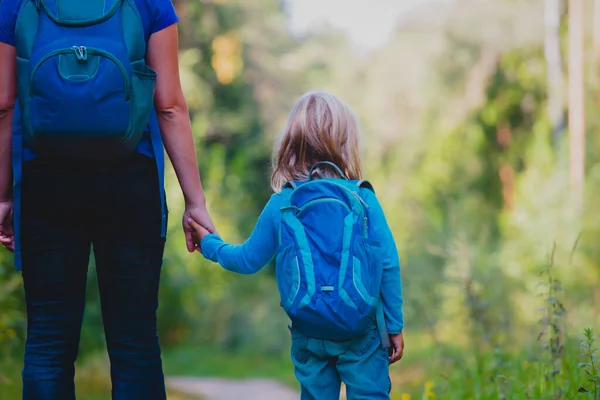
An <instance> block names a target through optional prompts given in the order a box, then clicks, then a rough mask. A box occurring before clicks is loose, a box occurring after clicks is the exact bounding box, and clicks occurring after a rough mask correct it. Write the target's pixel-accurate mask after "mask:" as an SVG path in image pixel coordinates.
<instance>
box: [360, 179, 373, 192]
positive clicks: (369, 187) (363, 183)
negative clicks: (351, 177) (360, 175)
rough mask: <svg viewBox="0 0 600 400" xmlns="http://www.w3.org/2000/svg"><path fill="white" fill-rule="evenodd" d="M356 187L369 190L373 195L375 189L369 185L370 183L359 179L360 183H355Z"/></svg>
mask: <svg viewBox="0 0 600 400" xmlns="http://www.w3.org/2000/svg"><path fill="white" fill-rule="evenodd" d="M356 186H358V187H359V188H366V189H369V190H370V191H371V192H373V193H375V189H374V188H373V185H371V182H369V181H367V180H365V179H361V180H360V181H358V182H356Z"/></svg>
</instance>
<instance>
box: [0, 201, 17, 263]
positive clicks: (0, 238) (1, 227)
mask: <svg viewBox="0 0 600 400" xmlns="http://www.w3.org/2000/svg"><path fill="white" fill-rule="evenodd" d="M12 211H13V202H12V201H0V243H1V244H2V246H4V247H5V248H7V249H8V250H10V251H14V249H15V237H14V232H13V225H12Z"/></svg>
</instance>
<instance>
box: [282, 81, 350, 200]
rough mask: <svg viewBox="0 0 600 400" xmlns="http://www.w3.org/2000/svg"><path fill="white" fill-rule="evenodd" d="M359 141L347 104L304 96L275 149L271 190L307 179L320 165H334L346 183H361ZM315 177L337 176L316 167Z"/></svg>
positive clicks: (325, 97) (330, 97)
mask: <svg viewBox="0 0 600 400" xmlns="http://www.w3.org/2000/svg"><path fill="white" fill-rule="evenodd" d="M360 139H361V129H360V123H359V121H358V118H357V116H356V114H355V113H354V112H353V111H352V109H351V108H350V107H349V106H348V105H347V104H346V103H344V102H343V101H342V100H340V99H339V98H338V97H336V96H334V95H332V94H330V93H327V92H309V93H306V94H305V95H303V96H302V97H301V98H300V99H299V100H298V102H297V103H296V105H295V106H294V108H293V109H292V112H291V113H290V116H289V118H288V122H287V125H286V127H285V129H284V131H283V134H282V136H281V139H280V141H279V143H277V145H276V146H275V151H274V153H273V174H272V175H271V187H272V188H273V190H274V191H275V192H279V191H281V189H282V187H283V185H284V184H285V183H286V182H288V181H297V180H306V179H308V173H309V171H310V168H311V167H312V166H313V165H314V164H315V163H317V162H319V161H330V162H332V163H334V164H335V165H337V166H338V167H340V169H341V170H342V172H343V173H344V174H345V175H346V177H347V178H348V179H361V175H362V173H361V164H360V154H359V145H360ZM314 176H319V177H334V176H336V172H335V171H333V170H332V169H331V168H328V167H326V166H325V167H318V168H317V169H316V170H315V172H314Z"/></svg>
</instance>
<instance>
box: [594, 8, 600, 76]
mask: <svg viewBox="0 0 600 400" xmlns="http://www.w3.org/2000/svg"><path fill="white" fill-rule="evenodd" d="M593 35H594V61H595V64H596V72H597V73H600V0H594V32H593Z"/></svg>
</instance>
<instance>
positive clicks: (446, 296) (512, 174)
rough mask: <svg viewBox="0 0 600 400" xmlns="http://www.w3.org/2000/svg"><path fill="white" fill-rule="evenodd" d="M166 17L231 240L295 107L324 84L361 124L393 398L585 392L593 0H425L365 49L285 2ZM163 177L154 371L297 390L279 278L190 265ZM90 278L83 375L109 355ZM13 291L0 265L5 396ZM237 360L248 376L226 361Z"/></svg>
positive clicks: (12, 366)
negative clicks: (391, 312) (392, 318)
mask: <svg viewBox="0 0 600 400" xmlns="http://www.w3.org/2000/svg"><path fill="white" fill-rule="evenodd" d="M398 1H400V0H398ZM174 3H175V5H176V7H177V10H178V13H179V15H180V16H181V19H182V23H181V72H182V81H183V85H184V89H185V93H186V96H187V99H188V103H189V106H190V113H191V117H192V123H193V127H194V135H195V139H196V143H197V150H198V156H199V169H200V172H201V174H202V179H203V182H204V186H205V189H206V192H207V196H208V200H209V205H210V210H211V212H212V214H213V218H214V220H215V222H216V224H217V226H218V227H219V231H220V233H221V234H222V236H224V238H226V240H228V241H230V242H242V241H243V240H244V238H245V237H247V235H248V234H249V233H250V232H251V230H252V228H253V226H254V223H255V221H256V219H257V217H258V214H259V212H260V210H261V209H262V207H263V206H264V204H265V203H266V201H267V200H268V197H269V196H270V194H271V190H270V188H269V175H270V156H271V151H272V147H273V143H274V140H275V139H276V135H277V134H278V132H279V130H280V129H281V128H282V127H283V124H284V122H285V120H286V117H287V113H288V112H289V110H290V108H291V106H292V105H293V103H294V102H295V100H296V98H297V97H299V96H300V95H301V94H302V93H303V92H305V91H307V90H310V89H323V90H329V91H332V92H334V93H335V94H337V95H339V96H340V97H342V98H343V99H344V100H346V101H347V102H348V103H349V104H350V105H351V106H352V107H353V108H354V109H355V110H356V111H357V113H358V114H359V116H360V118H361V121H362V123H363V128H364V131H365V140H364V158H363V160H364V169H365V175H366V177H367V178H368V179H369V180H371V181H372V182H373V184H374V185H375V188H376V190H377V193H378V196H379V198H380V201H381V202H382V204H383V206H384V209H385V210H386V213H387V217H388V222H389V224H390V225H391V227H392V229H393V232H394V234H395V237H396V239H397V241H398V248H399V251H400V255H401V260H402V277H403V282H404V293H405V301H406V305H405V316H406V340H407V352H406V357H405V360H404V361H403V362H402V363H401V364H399V365H397V366H394V367H393V368H392V373H393V377H394V383H395V389H394V390H395V391H394V395H395V396H400V395H401V394H405V395H409V394H410V395H413V396H426V397H427V396H429V397H431V396H433V395H434V394H435V395H437V397H439V398H443V399H488V398H489V399H492V398H494V399H496V398H502V399H509V398H510V399H524V398H536V399H542V398H552V399H567V398H568V399H570V398H576V396H578V395H579V394H578V393H579V392H578V390H579V389H580V388H582V389H584V390H582V391H581V393H582V394H581V395H585V394H583V392H584V391H585V390H588V389H589V387H590V385H589V383H588V382H587V380H586V378H585V376H584V375H583V374H582V373H581V372H580V370H579V369H578V368H577V363H578V362H579V361H580V356H579V341H580V340H581V339H582V332H583V329H584V328H585V327H592V328H596V329H599V328H600V326H599V325H598V321H599V319H598V316H599V315H600V247H599V246H598V244H597V243H598V241H599V240H600V211H599V210H598V207H597V206H596V204H595V200H596V198H597V196H598V195H600V163H599V162H600V139H599V137H598V135H597V130H598V127H600V119H599V118H598V113H597V112H596V110H597V108H598V106H599V105H600V97H599V96H598V94H599V93H600V79H599V77H600V75H599V74H600V70H599V69H598V65H599V64H598V54H600V53H599V50H598V49H599V48H600V47H599V45H598V44H599V43H600V34H599V32H600V17H599V15H600V11H599V10H600V7H599V4H598V3H599V2H598V1H591V0H587V1H586V0H571V1H563V0H527V1H525V0H454V1H448V2H443V3H432V2H425V3H423V5H422V6H420V7H416V8H414V9H413V10H412V11H410V12H408V13H405V14H403V16H402V18H401V19H400V20H399V21H398V24H397V27H396V29H395V31H394V33H393V34H392V35H391V37H390V38H389V40H388V41H387V42H386V43H385V45H383V46H381V47H379V48H376V49H370V50H364V49H360V48H357V47H356V46H355V45H354V44H353V43H352V42H350V41H349V40H348V38H347V37H346V36H345V35H343V34H341V33H340V32H338V31H336V30H335V29H334V28H331V27H329V28H328V27H321V29H318V30H313V31H309V32H306V33H304V34H302V35H298V34H294V33H293V32H291V31H290V29H289V3H288V2H286V1H277V0H261V1H242V0H201V1H191V0H178V1H174ZM375 6H376V5H375V3H374V7H375ZM578 10H579V12H578ZM339 12H340V13H343V12H344V8H343V7H341V8H340V10H339ZM577 32H579V34H578V33H577ZM578 49H579V50H578ZM578 71H579V72H578ZM584 155H585V157H583V156H584ZM573 171H576V173H573ZM168 172H169V175H168V188H167V189H168V201H169V208H170V222H169V240H168V243H167V251H166V254H165V266H164V272H163V277H162V282H161V294H160V296H161V298H160V310H159V313H160V315H159V322H160V335H161V340H162V343H163V345H164V347H165V353H166V356H165V358H166V363H167V367H166V368H167V372H168V373H169V372H170V371H172V372H173V373H177V374H181V373H189V374H193V373H199V374H225V375H227V374H233V375H235V376H251V375H270V376H274V377H276V378H278V379H282V380H284V381H286V382H293V377H291V374H292V367H291V363H289V362H287V361H286V358H287V353H288V345H289V338H288V336H289V335H288V334H287V328H286V324H287V320H286V317H285V315H284V313H283V311H281V309H280V308H279V304H278V298H277V291H276V289H275V282H274V279H273V274H274V271H273V268H272V266H270V267H267V268H266V269H265V270H264V271H262V272H260V273H259V274H257V275H256V276H250V277H247V276H244V277H240V276H236V275H234V274H231V273H228V272H224V271H221V270H220V268H219V267H218V266H216V265H213V264H211V263H208V262H206V261H205V260H203V259H202V257H200V256H199V255H198V254H188V253H187V252H186V251H185V247H184V245H183V243H184V242H183V236H182V233H181V230H180V215H181V212H182V200H181V194H180V191H179V189H178V187H177V184H176V179H175V177H174V175H173V172H172V171H171V170H169V171H168ZM91 268H93V261H92V262H91ZM89 276H90V278H89V279H90V282H89V283H90V290H89V294H88V306H87V308H86V315H85V326H84V335H83V341H82V346H81V349H82V360H83V361H82V364H83V365H84V366H85V365H86V364H87V363H91V362H92V361H86V360H94V359H96V358H97V357H98V356H97V354H102V348H103V346H104V342H103V340H104V339H103V334H102V330H101V318H100V311H99V306H98V301H99V299H98V294H97V290H96V288H95V286H96V281H95V277H94V274H93V273H92V274H90V275H89ZM22 297H23V296H22V287H21V281H20V277H19V275H18V274H16V273H14V272H12V265H11V257H10V255H9V254H7V253H5V252H3V253H0V311H1V312H0V368H2V369H0V390H3V388H5V389H4V390H7V391H8V390H11V389H8V388H9V387H10V385H11V382H12V384H13V387H14V384H15V383H16V384H18V381H16V382H15V380H16V379H17V378H18V373H17V374H15V371H18V369H19V368H20V352H21V351H22V345H23V337H24V327H25V319H24V314H23V313H24V306H23V299H22ZM563 309H564V310H566V311H567V312H566V313H564V312H563ZM182 349H185V351H183V350H182ZM232 354H236V355H238V356H239V357H242V358H243V359H244V360H246V361H247V364H244V363H242V362H241V361H239V362H240V363H241V364H243V365H248V368H246V369H241V368H240V370H236V371H235V372H232V371H230V370H229V369H228V368H227V367H223V368H221V367H220V365H221V364H220V363H219V362H218V360H217V359H218V358H219V357H230V356H232ZM240 354H241V355H242V356H240ZM269 365H271V366H272V365H277V366H280V367H277V368H275V367H271V368H270V367H269ZM184 366H185V368H184ZM194 366H196V367H194ZM211 366H214V367H213V368H212V369H211ZM217 366H219V367H217ZM84 368H85V367H84ZM194 368H196V369H195V370H194ZM231 368H233V366H232V367H231ZM84 370H85V369H84ZM290 377H291V378H290ZM7 393H8V392H7ZM13 393H14V392H13ZM0 397H2V396H0ZM8 398H12V397H8ZM15 398H17V397H15ZM99 398H103V397H99Z"/></svg>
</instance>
